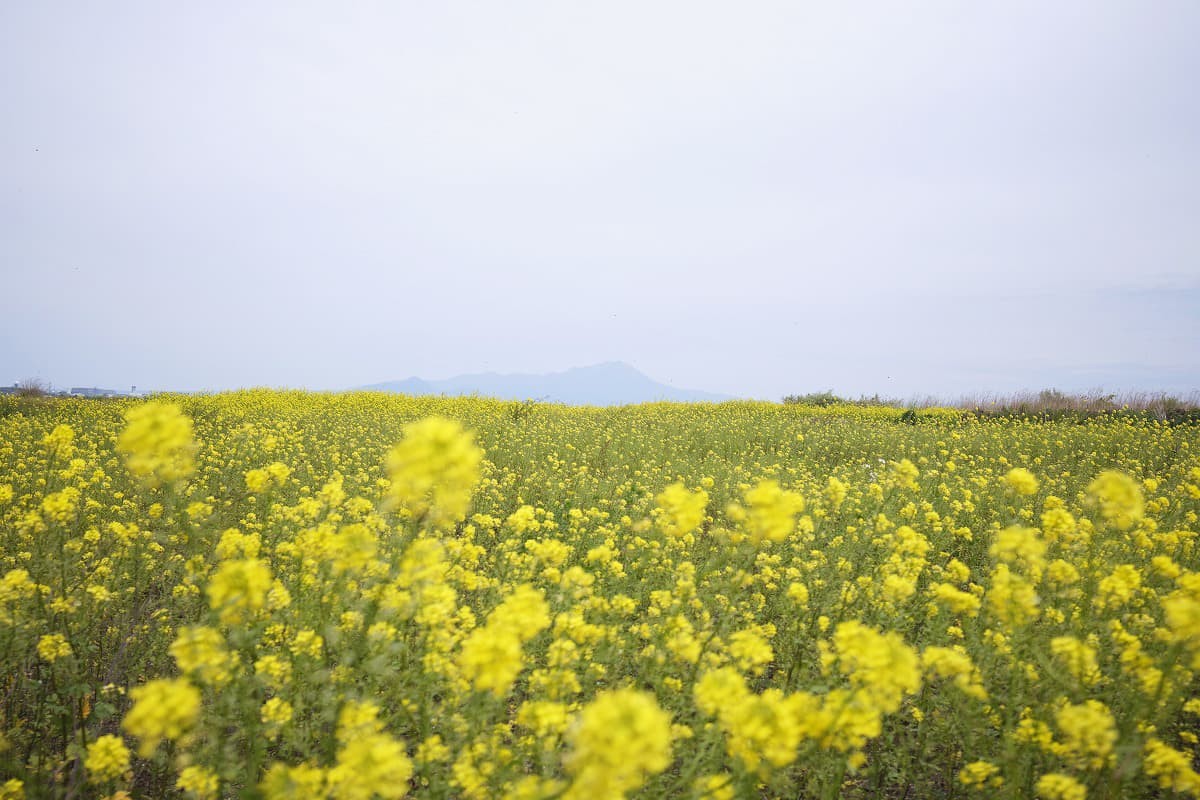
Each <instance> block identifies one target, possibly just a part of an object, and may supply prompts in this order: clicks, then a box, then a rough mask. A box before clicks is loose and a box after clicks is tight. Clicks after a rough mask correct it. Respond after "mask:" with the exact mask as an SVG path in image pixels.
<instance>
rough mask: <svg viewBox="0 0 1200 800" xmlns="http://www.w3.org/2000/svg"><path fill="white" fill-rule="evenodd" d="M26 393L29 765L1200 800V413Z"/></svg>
mask: <svg viewBox="0 0 1200 800" xmlns="http://www.w3.org/2000/svg"><path fill="white" fill-rule="evenodd" d="M5 402H7V405H3V406H0V541H2V542H3V548H2V551H0V659H2V661H3V672H2V673H0V675H2V677H0V798H6V799H7V798H20V797H31V798H42V797H55V798H59V797H80V798H82V797H107V798H112V800H117V799H118V798H157V797H188V798H204V799H209V800H211V799H214V798H227V797H229V798H232V797H247V798H250V797H255V798H266V799H267V800H277V799H278V798H290V797H296V798H338V799H340V800H357V799H358V798H363V799H365V798H372V797H380V798H398V797H406V796H413V797H429V798H472V799H474V798H492V797H507V798H522V799H527V800H534V799H535V798H564V800H568V799H572V798H574V799H580V800H582V799H583V798H589V799H590V798H620V797H647V798H659V797H672V798H714V799H715V798H742V797H754V798H757V797H790V798H794V797H802V798H807V797H812V798H832V797H896V798H900V797H907V798H923V797H1002V798H1003V797H1009V798H1017V797H1040V798H1045V799H1046V800H1076V799H1078V798H1085V797H1093V798H1119V797H1120V798H1123V797H1162V796H1172V795H1179V796H1190V797H1200V775H1198V774H1197V772H1196V766H1197V745H1198V741H1197V732H1198V731H1200V724H1198V722H1200V683H1198V681H1197V674H1198V673H1200V557H1198V554H1197V547H1196V531H1197V530H1198V529H1200V528H1198V520H1197V514H1198V512H1200V428H1197V427H1196V426H1194V425H1179V426H1170V425H1167V424H1165V423H1160V422H1155V421H1153V420H1149V419H1145V418H1140V417H1137V416H1133V415H1121V414H1110V415H1103V416H1099V417H1096V418H1094V419H1090V420H1084V421H1078V420H1074V421H1069V422H1067V421H1063V422H1040V421H1035V420H1029V419H1010V418H997V419H987V420H980V419H977V418H975V417H969V416H964V415H962V414H960V413H958V412H955V411H951V410H944V411H939V410H932V411H924V412H919V413H917V414H915V415H914V414H911V413H910V414H907V415H902V413H901V411H899V410H896V409H890V408H882V407H877V408H857V407H850V406H830V407H821V408H815V407H805V406H790V405H789V406H784V405H777V404H770V403H748V402H747V403H725V404H719V405H672V404H651V405H642V406H633V407H625V408H568V407H563V406H554V405H546V404H528V403H526V404H521V403H505V402H500V401H488V400H479V399H432V398H406V397H397V396H388V395H382V394H370V393H361V394H341V395H321V394H306V393H299V392H267V391H254V392H242V393H232V394H222V395H214V396H160V397H157V398H154V399H152V400H149V401H104V402H95V401H75V400H54V401H5Z"/></svg>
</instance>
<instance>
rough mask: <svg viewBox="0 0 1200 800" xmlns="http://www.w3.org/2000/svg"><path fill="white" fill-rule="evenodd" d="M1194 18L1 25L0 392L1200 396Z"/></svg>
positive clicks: (90, 10)
mask: <svg viewBox="0 0 1200 800" xmlns="http://www.w3.org/2000/svg"><path fill="white" fill-rule="evenodd" d="M1198 42H1200V3H1196V2H1194V0H1184V1H1182V2H1163V1H1161V0H1156V1H1155V2H1152V3H1140V2H1127V3H1124V2H1123V3H1115V2H1092V1H1090V0H1089V2H1077V3H1075V2H1055V3H1044V2H1028V3H1026V2H1004V3H1000V2H996V3H987V4H985V3H975V2H969V3H966V2H957V1H956V2H946V3H878V4H854V5H853V6H849V5H847V4H844V3H827V4H820V5H817V4H809V3H800V2H781V3H754V2H746V3H731V2H726V3H715V2H714V3H708V2H697V0H688V1H687V2H669V3H668V2H644V1H642V2H616V1H614V0H605V1H604V2H561V1H556V2H544V3H525V2H502V3H500V2H491V3H457V2H436V3H418V2H398V1H397V0H390V1H389V2H378V3H365V2H362V3H358V2H347V3H328V2H327V3H299V2H293V1H291V0H289V2H246V3H242V2H236V3H235V2H232V0H230V1H229V2H203V3H200V2H194V3H182V2H181V3H174V2H172V3H163V2H159V1H158V0H154V2H145V3H127V2H105V3H88V2H78V3H59V2H48V1H44V0H39V2H6V3H3V4H0V114H2V115H3V122H2V123H0V270H2V277H3V282H2V284H0V285H2V286H3V287H4V291H3V293H2V295H0V296H2V298H3V299H2V301H0V383H12V382H14V381H17V380H19V379H23V378H26V377H40V378H41V379H43V380H46V381H50V382H53V383H54V384H55V385H56V386H62V387H69V386H92V385H98V386H104V387H111V388H127V387H128V386H129V385H131V384H137V385H138V386H139V388H145V389H151V388H173V389H183V390H191V389H201V388H207V389H220V388H231V387H238V386H249V385H270V386H284V385H286V386H297V387H309V388H314V389H340V388H347V387H352V386H356V385H362V384H366V383H374V382H378V381H384V380H389V379H396V378H403V377H407V376H409V375H420V376H422V377H426V378H441V377H446V376H450V375H454V374H458V373H463V372H476V371H485V370H495V371H504V372H518V371H534V372H542V371H552V370H559V369H563V368H566V367H570V366H576V365H585V364H590V363H594V362H598V361H608V360H624V361H627V362H629V363H631V364H633V365H634V366H636V367H638V368H639V369H641V370H643V371H644V372H646V373H648V374H649V375H651V376H652V377H655V378H657V379H660V380H664V381H667V382H670V383H673V384H675V385H677V386H681V387H688V388H697V389H707V390H711V391H719V392H725V393H730V394H737V395H747V396H761V397H769V398H778V397H780V396H782V395H783V394H786V393H792V392H803V391H812V390H821V389H830V388H832V389H834V390H836V391H839V392H843V393H848V394H858V393H874V392H880V393H886V394H891V395H900V396H908V395H914V394H922V395H924V394H943V395H951V396H957V395H959V394H963V393H979V392H1002V391H1012V390H1016V389H1022V388H1029V389H1037V388H1043V387H1046V386H1056V387H1059V388H1063V389H1067V390H1080V389H1088V388H1092V387H1100V386H1103V387H1105V388H1108V389H1165V390H1170V391H1188V390H1195V389H1200V83H1198V76H1200V44H1198Z"/></svg>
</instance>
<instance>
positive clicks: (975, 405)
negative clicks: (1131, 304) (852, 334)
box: [783, 389, 1200, 424]
mask: <svg viewBox="0 0 1200 800" xmlns="http://www.w3.org/2000/svg"><path fill="white" fill-rule="evenodd" d="M783 402H784V403H786V404H788V405H800V406H814V407H818V408H829V407H832V406H858V407H864V408H871V407H886V408H896V409H907V410H912V411H915V410H920V409H933V408H938V409H956V410H958V411H960V412H962V413H964V414H970V415H974V416H977V417H1026V418H1038V419H1046V420H1072V419H1081V420H1082V419H1093V418H1096V417H1100V416H1129V417H1138V418H1148V419H1155V420H1159V421H1160V422H1169V423H1172V424H1183V423H1196V422H1200V392H1193V393H1191V394H1189V395H1186V396H1184V397H1176V396H1173V395H1168V394H1164V393H1158V392H1129V393H1124V394H1115V393H1108V394H1106V393H1103V392H1099V391H1096V392H1089V393H1086V394H1067V393H1066V392H1061V391H1059V390H1057V389H1043V390H1042V391H1040V392H1020V393H1017V394H1010V395H977V396H966V397H963V398H961V399H959V400H957V401H955V402H949V403H948V402H946V401H943V400H939V399H937V398H933V397H927V398H922V399H909V400H901V399H898V398H889V397H881V396H879V395H877V394H876V395H872V396H870V397H867V396H865V395H864V396H861V397H858V398H857V399H854V398H847V397H840V396H838V395H836V394H834V393H833V392H832V391H825V392H810V393H808V394H796V395H788V396H787V397H785V398H783Z"/></svg>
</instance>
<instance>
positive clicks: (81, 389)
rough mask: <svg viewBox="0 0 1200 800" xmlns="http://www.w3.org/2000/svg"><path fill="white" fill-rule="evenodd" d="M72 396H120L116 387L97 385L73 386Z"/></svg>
mask: <svg viewBox="0 0 1200 800" xmlns="http://www.w3.org/2000/svg"><path fill="white" fill-rule="evenodd" d="M70 394H71V396H72V397H120V396H121V393H120V392H118V391H117V390H116V389H97V388H96V387H95V386H72V387H71V392H70Z"/></svg>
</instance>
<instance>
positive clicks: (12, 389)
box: [0, 383, 21, 394]
mask: <svg viewBox="0 0 1200 800" xmlns="http://www.w3.org/2000/svg"><path fill="white" fill-rule="evenodd" d="M20 391H21V387H20V386H18V385H17V384H15V383H14V384H13V385H12V386H0V394H17V393H18V392H20Z"/></svg>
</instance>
